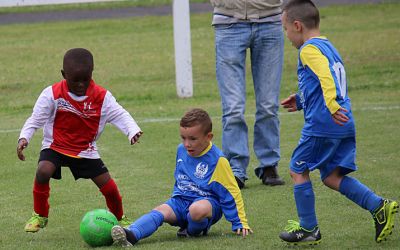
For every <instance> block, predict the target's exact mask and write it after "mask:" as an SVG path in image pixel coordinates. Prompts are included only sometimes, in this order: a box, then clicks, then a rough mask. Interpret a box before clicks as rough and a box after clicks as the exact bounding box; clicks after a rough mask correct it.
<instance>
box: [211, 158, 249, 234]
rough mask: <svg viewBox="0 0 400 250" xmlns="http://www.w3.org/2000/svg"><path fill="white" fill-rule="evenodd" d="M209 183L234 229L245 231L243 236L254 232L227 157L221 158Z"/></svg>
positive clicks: (240, 231)
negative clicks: (249, 223) (248, 221)
mask: <svg viewBox="0 0 400 250" xmlns="http://www.w3.org/2000/svg"><path fill="white" fill-rule="evenodd" d="M209 184H210V185H211V187H212V189H213V191H214V193H215V194H217V195H218V197H219V202H220V204H221V208H222V212H223V213H224V215H225V218H226V219H227V220H228V221H229V222H231V223H232V230H233V231H235V232H236V233H238V234H240V233H243V236H245V235H247V234H248V233H249V232H252V231H251V229H250V227H249V225H248V223H247V218H246V213H245V211H244V203H243V199H242V195H241V192H240V189H239V187H238V186H237V183H236V180H235V177H234V175H233V173H232V169H231V167H230V165H229V162H228V160H227V159H226V158H225V157H220V158H219V160H218V163H217V166H216V167H215V170H214V173H213V175H212V177H211V179H210V182H209Z"/></svg>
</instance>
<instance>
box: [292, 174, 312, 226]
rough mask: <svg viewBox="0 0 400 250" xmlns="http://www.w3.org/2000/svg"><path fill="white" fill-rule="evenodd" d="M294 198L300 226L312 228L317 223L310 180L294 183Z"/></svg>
mask: <svg viewBox="0 0 400 250" xmlns="http://www.w3.org/2000/svg"><path fill="white" fill-rule="evenodd" d="M294 199H295V201H296V207H297V215H298V216H299V219H300V226H301V227H302V228H304V229H306V230H310V231H311V230H313V229H314V228H315V227H316V226H317V225H318V222H317V216H316V214H315V196H314V191H313V188H312V184H311V181H308V182H305V183H302V184H297V185H294Z"/></svg>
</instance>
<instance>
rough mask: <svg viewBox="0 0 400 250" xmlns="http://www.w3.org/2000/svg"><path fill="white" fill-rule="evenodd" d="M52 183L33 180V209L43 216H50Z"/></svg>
mask: <svg viewBox="0 0 400 250" xmlns="http://www.w3.org/2000/svg"><path fill="white" fill-rule="evenodd" d="M49 196H50V184H49V183H38V182H37V181H36V179H35V181H34V182H33V210H34V211H35V213H37V214H39V215H40V216H42V217H48V216H49V208H50V205H49Z"/></svg>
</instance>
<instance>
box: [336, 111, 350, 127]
mask: <svg viewBox="0 0 400 250" xmlns="http://www.w3.org/2000/svg"><path fill="white" fill-rule="evenodd" d="M347 112H348V111H347V109H345V108H342V107H340V108H339V109H338V110H337V111H336V112H335V113H334V114H332V118H333V121H334V122H335V123H336V124H337V125H339V126H343V125H344V123H346V122H347V121H348V120H349V117H347V115H345V114H344V113H347Z"/></svg>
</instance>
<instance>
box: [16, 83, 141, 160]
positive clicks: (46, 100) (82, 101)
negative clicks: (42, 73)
mask: <svg viewBox="0 0 400 250" xmlns="http://www.w3.org/2000/svg"><path fill="white" fill-rule="evenodd" d="M106 123H111V124H113V125H114V126H116V127H117V128H118V129H119V130H121V131H122V132H123V133H124V134H125V135H126V136H128V139H129V141H130V140H131V139H132V137H133V136H135V135H136V134H137V133H138V132H139V131H141V130H140V128H139V126H138V125H137V123H136V122H135V120H134V119H133V118H132V116H131V115H130V114H129V113H128V112H127V111H126V110H125V109H124V108H123V107H122V106H121V105H119V104H118V103H117V101H116V100H115V98H114V97H113V96H112V94H111V93H110V92H109V91H108V90H106V89H104V88H103V87H101V86H99V85H97V84H96V83H95V82H94V81H93V80H92V81H91V82H90V84H89V87H88V89H87V91H86V96H76V95H74V94H73V93H71V92H69V91H68V86H67V82H66V80H65V79H64V80H62V81H61V82H58V83H55V84H54V85H52V86H49V87H47V88H46V89H44V90H43V91H42V93H41V94H40V96H39V98H38V99H37V101H36V104H35V106H34V108H33V112H32V115H31V116H30V117H29V118H28V119H27V120H26V122H25V124H24V126H23V128H22V130H21V133H20V136H19V138H25V139H26V140H27V141H28V142H29V141H30V139H31V138H32V136H33V134H34V133H35V131H36V130H37V129H39V128H42V127H43V141H42V149H45V148H51V149H53V150H55V151H57V152H59V153H62V154H65V155H69V156H72V157H81V158H89V159H98V158H100V155H99V153H98V151H97V147H96V141H97V140H98V139H99V137H100V135H101V133H102V131H103V130H104V126H105V125H106Z"/></svg>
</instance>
